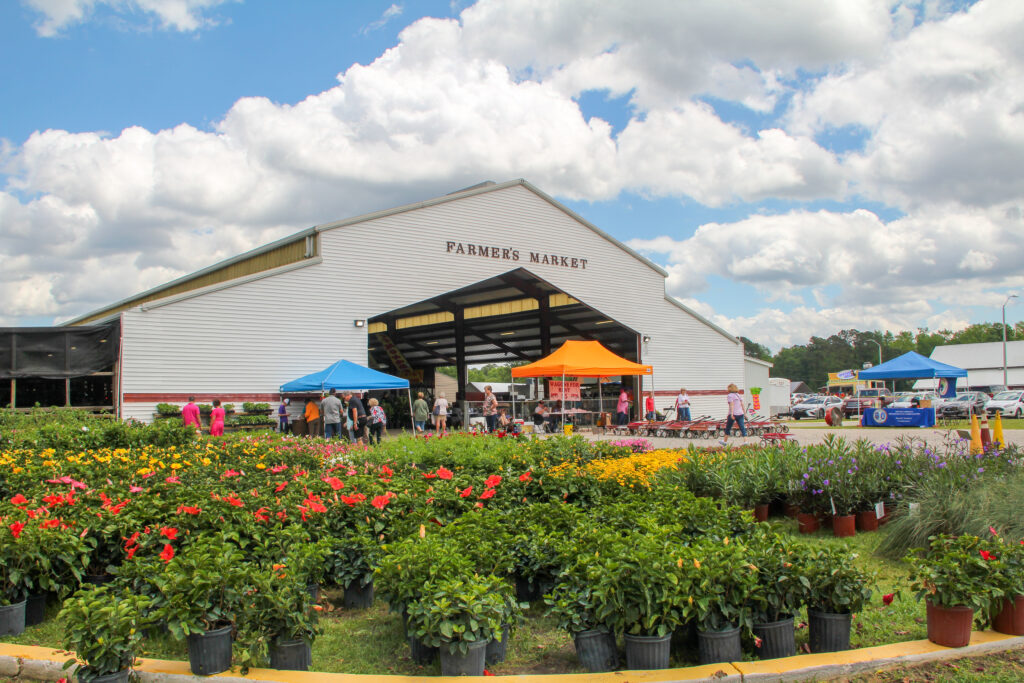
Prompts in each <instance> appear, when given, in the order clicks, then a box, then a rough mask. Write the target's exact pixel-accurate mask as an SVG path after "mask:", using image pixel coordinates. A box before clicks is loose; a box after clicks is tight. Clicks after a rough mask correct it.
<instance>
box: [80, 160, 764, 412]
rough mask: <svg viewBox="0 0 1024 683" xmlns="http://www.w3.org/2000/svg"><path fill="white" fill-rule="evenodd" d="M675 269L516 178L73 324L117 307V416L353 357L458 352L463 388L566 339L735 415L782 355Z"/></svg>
mask: <svg viewBox="0 0 1024 683" xmlns="http://www.w3.org/2000/svg"><path fill="white" fill-rule="evenodd" d="M666 276H667V273H666V272H665V271H664V270H662V269H661V268H660V267H658V266H657V265H655V264H654V263H652V262H651V261H649V260H647V259H646V258H644V257H642V256H640V255H639V254H637V253H636V252H634V251H632V250H631V249H629V248H628V247H626V246H625V245H623V244H622V243H620V242H618V241H617V240H615V239H614V238H612V237H610V236H609V235H607V234H606V233H604V232H602V231H601V230H600V229H599V228H597V227H595V226H594V225H591V224H590V223H588V222H587V221H585V220H584V219H582V218H581V217H579V216H578V215H576V214H575V213H573V212H572V211H571V210H569V209H568V208H566V207H565V206H563V205H561V204H559V203H558V202H557V201H555V200H554V199H552V198H551V197H549V196H547V195H546V194H544V193H543V192H541V191H540V190H538V189H537V188H535V187H534V186H533V185H531V184H529V183H528V182H526V181H524V180H515V181H511V182H506V183H501V184H494V183H484V184H482V185H480V186H475V187H472V188H467V189H466V190H462V191H459V192H455V193H453V194H450V195H446V196H443V197H438V198H435V199H430V200H427V201H423V202H419V203H416V204H411V205H407V206H402V207H398V208H394V209H388V210H385V211H379V212H376V213H371V214H367V215H364V216H359V217H356V218H350V219H346V220H341V221H337V222H333V223H325V224H323V225H317V226H314V227H312V228H308V229H306V230H303V231H301V232H298V233H296V234H294V235H292V236H291V237H287V238H285V239H282V240H279V241H277V242H275V243H273V244H269V245H267V246H264V247H261V248H259V249H255V250H253V251H250V252H248V253H245V254H242V255H240V256H238V257H235V258H233V259H229V260H228V261H224V262H222V263H219V264H216V265H214V266H211V267H209V268H206V269H203V270H201V271H199V272H197V273H194V274H192V275H189V276H186V277H184V278H181V279H178V280H175V281H173V282H170V283H167V284H166V285H162V286H160V287H157V288H155V289H152V290H149V291H147V292H143V293H141V294H139V295H136V296H133V297H131V298H129V299H126V300H124V301H121V302H117V303H114V304H111V305H110V306H107V307H104V308H102V309H100V310H98V311H95V312H93V313H90V314H88V315H84V316H81V317H80V318H77V319H75V320H73V321H71V322H69V323H68V324H71V325H76V324H85V323H98V322H103V321H111V320H119V321H120V325H121V344H120V352H119V360H118V364H117V372H116V382H115V383H116V387H115V398H116V404H117V409H118V414H119V415H121V416H122V417H133V418H138V419H143V420H149V419H151V417H152V413H153V411H154V408H155V405H156V404H157V403H160V402H171V403H184V402H185V400H186V399H187V397H188V396H189V395H195V396H196V397H197V400H199V401H201V402H209V401H210V400H212V399H213V398H220V399H221V400H222V401H225V402H231V403H236V404H237V403H240V402H242V401H254V402H269V403H272V404H274V405H276V404H277V401H278V399H279V394H278V388H279V387H280V386H281V385H282V384H284V383H285V382H288V381H290V380H292V379H295V378H297V377H300V376H303V375H306V374H308V373H311V372H314V371H317V370H320V369H323V368H325V367H327V366H328V365H330V364H332V363H334V362H335V361H337V360H339V359H347V360H349V361H352V362H354V363H359V364H361V365H370V366H371V367H375V368H377V369H380V370H383V371H385V372H390V373H392V374H397V375H403V376H406V377H409V378H410V379H411V381H412V384H413V388H414V390H415V389H416V387H417V386H426V387H432V386H433V374H434V373H433V369H434V368H435V367H438V366H442V365H453V364H457V365H461V366H462V368H463V369H462V372H461V373H460V380H461V381H460V382H459V384H460V386H461V387H462V389H461V390H462V391H465V390H466V389H465V387H466V382H465V367H466V366H467V365H468V364H483V363H488V362H492V363H493V362H508V361H513V360H536V359H537V358H540V357H542V356H543V355H545V353H546V352H549V351H550V350H554V349H556V348H558V346H559V345H560V344H561V343H562V341H564V340H565V339H598V340H599V341H601V342H602V343H604V344H605V345H606V346H608V347H609V348H610V349H612V350H613V351H615V352H616V353H619V354H620V355H623V356H625V357H627V358H630V359H631V360H637V361H641V362H643V363H649V364H651V365H653V366H654V376H653V378H651V377H647V378H643V382H644V386H643V390H650V389H651V387H652V386H654V388H655V389H656V392H655V393H656V402H657V405H658V408H659V409H660V410H663V409H665V408H667V407H669V406H671V405H672V403H673V400H674V397H675V395H676V393H677V392H678V389H679V388H680V387H686V389H687V391H688V392H689V395H690V397H691V401H692V403H693V413H694V414H695V415H700V414H712V415H717V416H724V414H725V400H724V396H725V393H726V387H727V385H728V384H729V383H732V382H734V383H737V384H740V383H743V385H744V387H746V386H751V384H750V382H754V381H756V385H755V386H761V387H767V386H768V378H767V370H768V367H770V364H767V363H764V362H763V361H757V362H750V361H751V359H746V360H745V359H744V355H743V345H742V344H741V343H740V341H739V340H738V339H737V338H736V337H734V336H732V335H731V334H729V333H728V332H726V331H725V330H723V329H721V328H719V327H717V326H716V325H714V324H713V323H711V322H710V321H708V320H707V319H705V318H703V317H702V316H700V315H699V314H697V313H696V312H694V311H692V310H690V309H688V308H687V307H686V306H684V305H683V304H681V303H680V302H679V301H678V300H676V299H675V298H673V297H671V296H669V295H668V294H667V293H666V290H665V279H666ZM747 368H749V374H748V370H747ZM628 381H629V382H634V381H636V382H637V384H633V385H632V386H633V387H634V390H639V389H640V388H641V387H640V386H639V380H633V379H631V378H630V379H629V380H628ZM652 382H656V384H652Z"/></svg>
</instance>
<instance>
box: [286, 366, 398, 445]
mask: <svg viewBox="0 0 1024 683" xmlns="http://www.w3.org/2000/svg"><path fill="white" fill-rule="evenodd" d="M331 389H334V390H335V391H346V390H347V391H378V390H383V389H405V391H406V394H407V396H408V398H409V419H410V420H411V419H412V393H411V392H410V391H409V380H407V379H402V378H401V377H395V376H394V375H389V374H387V373H384V372H379V371H377V370H373V369H371V368H367V367H363V366H362V365H357V364H356V363H352V362H350V361H347V360H339V361H338V362H337V363H334V364H333V365H331V366H329V367H327V368H324V369H323V370H320V371H319V372H314V373H312V374H309V375H306V376H305V377H300V378H298V379H293V380H292V381H291V382H288V383H287V384H282V385H281V393H282V394H287V393H308V392H311V391H320V392H323V391H329V390H331ZM413 431H415V425H414V426H413Z"/></svg>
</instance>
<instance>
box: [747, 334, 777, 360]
mask: <svg viewBox="0 0 1024 683" xmlns="http://www.w3.org/2000/svg"><path fill="white" fill-rule="evenodd" d="M740 341H741V342H743V353H744V355H747V356H750V357H751V358H759V359H760V360H767V361H770V360H771V359H772V352H771V351H769V350H768V347H767V346H764V345H763V344H758V343H757V342H756V341H753V340H752V339H747V338H746V337H740Z"/></svg>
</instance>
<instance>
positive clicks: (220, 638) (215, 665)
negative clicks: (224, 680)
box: [188, 625, 232, 676]
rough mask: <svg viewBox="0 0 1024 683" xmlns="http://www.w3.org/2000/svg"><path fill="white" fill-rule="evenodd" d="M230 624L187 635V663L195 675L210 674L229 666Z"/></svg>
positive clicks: (224, 669) (225, 669)
mask: <svg viewBox="0 0 1024 683" xmlns="http://www.w3.org/2000/svg"><path fill="white" fill-rule="evenodd" d="M231 628H232V627H231V626H230V625H229V626H225V627H223V628H217V629H213V630H210V631H206V632H204V633H192V634H189V636H188V663H189V665H190V666H191V668H192V673H194V674H195V675H197V676H211V675H213V674H219V673H221V672H222V671H227V670H228V669H230V668H231Z"/></svg>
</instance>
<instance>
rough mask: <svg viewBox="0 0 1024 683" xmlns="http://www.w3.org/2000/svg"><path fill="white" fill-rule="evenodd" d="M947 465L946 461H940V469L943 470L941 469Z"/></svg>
mask: <svg viewBox="0 0 1024 683" xmlns="http://www.w3.org/2000/svg"><path fill="white" fill-rule="evenodd" d="M945 466H946V463H944V462H940V463H939V469H940V470H941V469H942V468H943V467H945Z"/></svg>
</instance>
